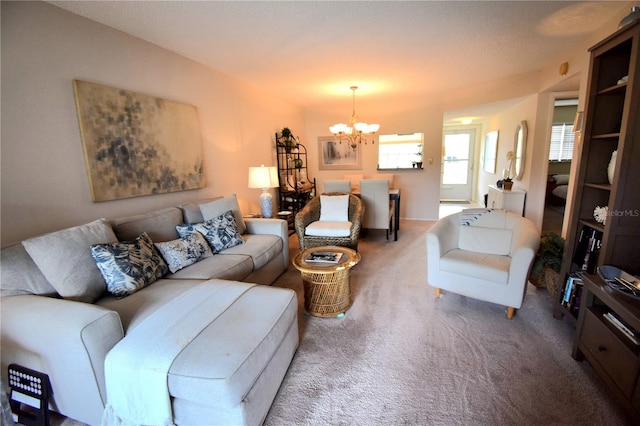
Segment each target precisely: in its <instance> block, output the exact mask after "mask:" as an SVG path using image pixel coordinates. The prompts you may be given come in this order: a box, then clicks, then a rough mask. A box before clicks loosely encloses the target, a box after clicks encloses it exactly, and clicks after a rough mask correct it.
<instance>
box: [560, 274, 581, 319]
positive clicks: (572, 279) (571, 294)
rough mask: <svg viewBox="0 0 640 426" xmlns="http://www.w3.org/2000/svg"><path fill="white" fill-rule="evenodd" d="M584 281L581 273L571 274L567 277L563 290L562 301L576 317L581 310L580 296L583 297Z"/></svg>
mask: <svg viewBox="0 0 640 426" xmlns="http://www.w3.org/2000/svg"><path fill="white" fill-rule="evenodd" d="M583 284H584V283H583V281H582V278H581V275H580V274H571V275H569V277H568V278H567V281H566V283H565V285H564V289H563V291H562V300H561V301H560V303H561V304H562V306H564V307H565V308H567V310H568V311H569V312H571V314H572V315H573V316H575V317H577V316H578V312H579V311H580V298H581V297H582V287H583Z"/></svg>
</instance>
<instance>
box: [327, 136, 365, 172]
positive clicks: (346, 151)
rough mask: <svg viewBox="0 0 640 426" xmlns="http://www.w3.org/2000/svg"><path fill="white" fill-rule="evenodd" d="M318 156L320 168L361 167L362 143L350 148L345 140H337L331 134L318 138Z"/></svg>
mask: <svg viewBox="0 0 640 426" xmlns="http://www.w3.org/2000/svg"><path fill="white" fill-rule="evenodd" d="M318 156H319V157H320V159H319V160H320V161H319V165H320V166H319V168H320V170H357V169H362V145H361V144H358V145H356V148H355V149H354V148H352V147H351V145H349V143H347V142H344V141H343V142H342V143H340V142H338V141H337V140H336V138H335V137H333V136H320V137H319V138H318Z"/></svg>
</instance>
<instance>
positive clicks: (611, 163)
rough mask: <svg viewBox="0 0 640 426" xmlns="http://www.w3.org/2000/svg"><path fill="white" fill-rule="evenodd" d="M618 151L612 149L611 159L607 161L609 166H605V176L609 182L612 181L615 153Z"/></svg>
mask: <svg viewBox="0 0 640 426" xmlns="http://www.w3.org/2000/svg"><path fill="white" fill-rule="evenodd" d="M617 154H618V151H617V150H616V151H613V152H612V153H611V161H609V166H607V177H608V178H609V183H613V172H614V171H615V168H616V155H617Z"/></svg>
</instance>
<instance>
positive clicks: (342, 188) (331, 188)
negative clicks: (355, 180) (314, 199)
mask: <svg viewBox="0 0 640 426" xmlns="http://www.w3.org/2000/svg"><path fill="white" fill-rule="evenodd" d="M324 192H345V193H347V194H348V193H349V192H351V182H350V181H348V180H325V181H324Z"/></svg>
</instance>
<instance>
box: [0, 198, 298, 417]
mask: <svg viewBox="0 0 640 426" xmlns="http://www.w3.org/2000/svg"><path fill="white" fill-rule="evenodd" d="M230 206H231V208H230V209H229V210H234V215H235V217H236V221H237V222H239V223H238V225H237V226H238V230H242V235H241V236H242V244H238V245H236V246H234V247H230V248H227V249H224V250H222V251H220V252H219V253H216V254H214V255H212V256H209V257H206V258H204V259H201V260H199V261H197V262H196V263H194V264H192V265H190V266H187V267H185V268H183V269H180V270H178V271H176V272H175V273H173V274H171V273H169V274H167V275H165V276H164V277H162V278H160V279H159V280H157V281H156V282H153V283H152V284H150V285H147V286H146V287H143V288H141V289H139V290H137V291H136V292H134V293H133V294H131V295H129V296H127V297H124V298H117V297H115V296H114V295H111V294H109V293H108V292H106V291H104V293H103V294H102V295H101V296H99V297H97V299H96V300H93V301H89V302H81V301H72V300H66V299H65V298H63V297H62V296H61V295H60V292H59V291H57V290H56V286H59V285H60V283H59V282H57V281H56V280H54V281H56V285H52V282H51V279H47V277H50V278H51V275H50V274H51V271H48V274H47V273H43V271H42V270H40V268H39V267H38V265H37V263H36V262H34V260H33V258H32V257H31V256H30V255H29V253H28V252H27V251H26V250H25V246H24V245H22V244H14V245H12V246H10V247H6V248H3V249H2V254H1V268H0V272H1V283H2V287H1V290H2V298H1V299H0V303H1V304H2V305H1V308H2V311H1V315H2V318H1V319H2V323H1V338H2V341H1V350H2V354H1V355H2V374H3V378H4V380H3V382H4V383H5V384H6V383H7V381H6V377H4V376H5V374H6V370H7V365H8V364H10V363H17V364H20V365H24V366H25V367H28V368H32V369H34V370H37V371H41V372H44V373H46V374H48V375H49V377H50V379H51V382H52V387H53V399H52V401H51V409H53V410H55V411H58V412H60V413H62V414H64V415H65V416H68V417H70V418H74V419H76V420H79V421H82V422H86V423H89V424H97V423H100V421H101V417H102V413H103V410H104V407H105V406H106V404H107V402H108V389H107V385H106V382H107V381H106V378H105V359H106V357H107V356H108V354H109V352H110V351H111V350H112V349H113V348H114V347H116V346H117V345H119V344H121V343H122V342H123V341H126V340H127V336H128V334H129V333H130V332H131V331H132V330H135V328H136V327H137V326H138V325H139V324H141V323H144V322H145V321H146V320H149V319H150V318H153V317H154V315H155V314H156V313H157V312H168V311H169V312H171V311H172V309H173V305H174V303H175V299H176V298H178V297H179V296H180V295H182V294H184V292H186V291H188V290H189V289H191V288H193V287H195V286H198V285H200V284H202V283H203V282H207V283H208V284H207V286H208V287H210V288H211V291H221V292H223V293H224V291H225V290H224V289H225V288H227V289H231V288H233V289H235V290H234V291H237V289H238V288H245V287H246V288H247V289H248V290H247V291H246V292H245V293H243V296H242V297H240V298H237V299H233V300H230V301H229V303H228V306H226V307H225V308H224V309H222V310H221V312H222V314H221V315H220V316H219V317H216V318H215V319H214V320H212V321H211V323H208V324H206V325H205V327H204V329H203V332H202V333H201V334H200V335H198V337H197V338H194V339H193V341H192V342H191V343H190V344H189V345H188V346H187V347H186V348H185V350H184V351H182V352H181V353H180V356H179V357H177V358H176V360H175V363H174V364H173V365H172V367H171V371H170V372H169V393H170V395H171V401H172V410H173V415H174V420H175V422H176V423H177V424H180V423H192V424H193V423H198V422H201V421H202V419H203V418H206V419H211V420H207V423H219V424H230V423H233V424H258V423H260V422H262V421H263V420H264V416H266V413H267V411H268V409H269V407H270V405H271V402H272V401H273V398H274V397H275V393H276V392H277V389H278V387H279V386H280V383H281V382H282V379H283V377H284V374H285V373H286V370H287V368H288V366H289V364H290V362H291V359H292V357H293V353H294V352H295V349H296V348H297V345H298V330H297V301H296V297H295V293H294V292H293V291H291V290H285V289H279V288H272V287H269V286H268V285H270V284H272V283H273V282H274V281H275V280H276V279H277V278H278V277H279V276H280V275H281V274H282V273H283V272H284V271H285V270H286V269H287V266H288V263H289V259H288V231H287V227H286V222H285V221H282V220H278V219H249V220H243V218H242V216H241V214H240V212H239V209H238V207H237V201H236V200H235V196H229V197H219V198H216V199H208V200H202V201H195V202H193V203H189V204H185V205H181V206H176V207H167V208H163V209H159V210H156V211H152V212H148V213H144V214H139V215H133V216H126V217H120V218H114V219H109V220H103V221H99V222H97V225H98V228H100V227H103V226H105V224H108V225H107V226H108V227H109V229H112V231H113V235H115V237H113V238H114V239H117V240H118V241H131V240H134V239H136V238H138V237H139V236H140V234H142V233H146V234H147V235H148V236H149V238H150V239H151V240H152V241H153V242H154V243H159V242H167V241H172V240H176V239H178V238H179V235H178V233H177V231H176V226H177V225H181V224H185V223H192V224H193V223H200V222H203V221H205V220H207V217H206V216H211V215H212V214H216V213H217V212H218V211H220V210H221V209H222V210H225V209H228V208H229V207H230ZM201 207H204V208H201ZM203 211H205V213H206V214H205V215H203ZM88 225H89V224H88ZM92 226H94V227H95V226H96V223H93V225H92ZM77 228H78V229H75V228H74V229H73V230H72V231H73V232H71V231H69V232H71V235H74V232H75V233H78V232H79V234H80V235H81V236H82V235H84V234H83V232H82V231H83V230H84V228H83V226H81V227H77ZM100 229H101V228H100ZM63 231H65V232H61V233H59V234H57V235H56V236H55V237H56V238H59V237H60V236H63V237H64V236H65V235H66V231H67V230H63ZM107 231H108V229H107ZM109 232H110V231H109ZM98 234H99V233H98ZM94 238H95V237H94ZM111 238H112V237H109V239H111ZM80 239H82V238H80ZM39 243H42V241H39ZM63 243H64V242H63ZM56 244H57V243H56ZM62 246H64V244H62ZM86 249H87V250H88V249H89V248H88V247H87V248H86ZM83 250H84V249H83ZM82 253H83V256H84V254H85V253H84V251H82ZM39 260H40V259H39ZM61 263H64V262H61ZM62 266H64V265H62ZM81 267H82V268H89V270H90V271H91V275H94V273H95V272H96V268H97V267H96V265H95V262H93V264H91V265H87V264H86V262H85V263H84V264H83V265H82V266H81ZM71 275H73V274H71ZM76 275H77V274H76ZM77 279H78V277H73V281H74V283H75V280H77ZM81 281H82V280H81V279H80V280H79V281H78V282H81ZM63 284H65V283H63ZM257 284H265V285H266V286H264V285H257ZM75 285H76V284H74V286H75ZM71 287H72V288H71V290H75V289H74V288H73V286H71ZM58 288H60V287H58ZM105 288H106V286H105ZM65 290H68V289H67V288H65ZM80 294H81V296H82V297H84V296H83V295H82V292H80ZM89 299H90V300H91V297H89ZM180 314H181V313H180V312H175V315H176V316H180ZM172 316H173V315H171V317H172ZM230 353H231V354H233V356H232V357H231V358H229V355H228V354H230ZM5 390H6V389H5ZM203 416H206V417H203Z"/></svg>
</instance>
